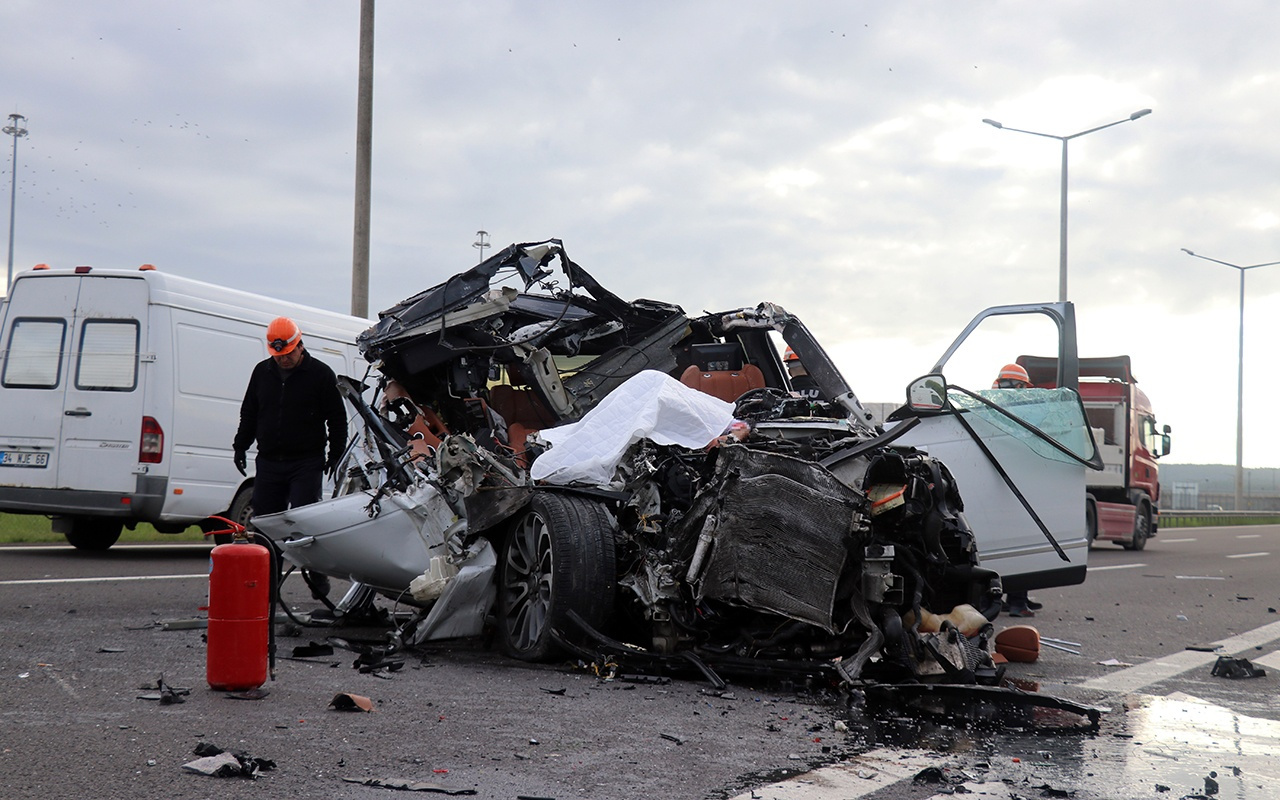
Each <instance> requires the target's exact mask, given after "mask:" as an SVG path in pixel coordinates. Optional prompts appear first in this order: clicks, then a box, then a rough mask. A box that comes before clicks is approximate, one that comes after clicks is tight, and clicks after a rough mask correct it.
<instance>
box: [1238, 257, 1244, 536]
mask: <svg viewBox="0 0 1280 800" xmlns="http://www.w3.org/2000/svg"><path fill="white" fill-rule="evenodd" d="M1244 273H1245V271H1244V270H1243V269H1241V270H1240V342H1239V345H1238V347H1237V349H1236V352H1237V353H1239V356H1240V358H1239V364H1237V367H1236V511H1243V510H1244Z"/></svg>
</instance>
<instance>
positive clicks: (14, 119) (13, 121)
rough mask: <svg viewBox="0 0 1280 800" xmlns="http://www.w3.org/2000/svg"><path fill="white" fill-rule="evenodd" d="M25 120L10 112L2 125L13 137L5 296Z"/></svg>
mask: <svg viewBox="0 0 1280 800" xmlns="http://www.w3.org/2000/svg"><path fill="white" fill-rule="evenodd" d="M26 121H27V118H26V117H24V116H22V115H21V114H10V115H9V124H8V125H6V126H4V132H5V133H7V134H8V135H10V136H12V137H13V172H12V173H11V175H10V177H11V178H12V181H11V182H10V186H9V272H8V277H7V278H6V279H5V283H4V296H5V297H8V296H9V289H10V288H11V287H12V286H13V210H14V208H15V207H16V206H17V202H18V140H19V139H21V138H22V137H23V136H26V135H27V129H26V128H24V127H22V123H24V122H26Z"/></svg>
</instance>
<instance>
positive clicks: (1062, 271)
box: [983, 108, 1151, 303]
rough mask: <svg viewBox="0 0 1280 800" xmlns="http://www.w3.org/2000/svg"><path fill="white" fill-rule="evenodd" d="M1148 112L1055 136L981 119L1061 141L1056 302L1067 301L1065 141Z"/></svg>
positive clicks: (1137, 112)
mask: <svg viewBox="0 0 1280 800" xmlns="http://www.w3.org/2000/svg"><path fill="white" fill-rule="evenodd" d="M1150 113H1151V109H1149V108H1144V109H1142V110H1140V111H1135V112H1133V113H1132V114H1130V115H1129V116H1127V117H1125V118H1124V119H1118V120H1116V121H1115V122H1108V123H1107V124H1106V125H1099V126H1098V127H1096V128H1090V129H1089V130H1087V131H1080V132H1079V133H1073V134H1071V135H1070V136H1057V135H1055V134H1052V133H1040V132H1039V131H1026V130H1022V129H1021V128H1010V127H1008V126H1007V125H1002V124H1001V123H999V122H996V121H995V120H994V119H984V120H983V122H985V123H987V124H988V125H990V126H991V127H993V128H998V129H1000V130H1002V131H1013V132H1014V133H1027V134H1030V135H1032V136H1043V137H1044V138H1046V139H1057V140H1058V141H1060V142H1062V200H1061V203H1060V209H1061V210H1060V213H1059V219H1058V302H1061V303H1065V302H1066V301H1067V142H1069V141H1071V140H1072V139H1078V138H1080V137H1081V136H1085V135H1086V134H1090V133H1094V132H1095V131H1100V130H1102V129H1103V128H1110V127H1112V126H1113V125H1120V124H1121V123H1124V122H1133V121H1134V120H1138V119H1142V118H1143V117H1145V116H1146V115H1148V114H1150Z"/></svg>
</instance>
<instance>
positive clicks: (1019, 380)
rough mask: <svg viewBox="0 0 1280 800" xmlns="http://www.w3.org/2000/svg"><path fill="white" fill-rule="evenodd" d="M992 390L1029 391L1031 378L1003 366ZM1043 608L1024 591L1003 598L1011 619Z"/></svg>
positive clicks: (1017, 366) (1015, 368) (1021, 370)
mask: <svg viewBox="0 0 1280 800" xmlns="http://www.w3.org/2000/svg"><path fill="white" fill-rule="evenodd" d="M991 388H992V389H1030V388H1031V376H1030V375H1028V374H1027V371H1026V369H1024V368H1023V366H1022V365H1021V364H1005V365H1004V366H1003V367H1001V368H1000V374H999V375H996V379H995V380H994V381H993V382H992V383H991ZM1041 608H1044V605H1043V604H1042V603H1037V602H1036V601H1034V600H1032V599H1031V598H1030V597H1029V596H1028V594H1027V592H1026V591H1025V590H1023V591H1019V592H1009V593H1008V594H1007V595H1006V596H1005V601H1004V611H1005V612H1006V613H1007V614H1008V615H1009V616H1011V617H1034V616H1035V615H1036V611H1037V610H1039V609H1041Z"/></svg>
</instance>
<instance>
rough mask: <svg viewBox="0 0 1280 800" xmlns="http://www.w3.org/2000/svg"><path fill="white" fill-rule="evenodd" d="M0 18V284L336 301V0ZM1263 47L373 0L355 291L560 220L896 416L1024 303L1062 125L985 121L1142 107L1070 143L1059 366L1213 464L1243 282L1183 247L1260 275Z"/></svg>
mask: <svg viewBox="0 0 1280 800" xmlns="http://www.w3.org/2000/svg"><path fill="white" fill-rule="evenodd" d="M0 30H3V31H4V37H3V43H2V46H0V78H2V80H0V103H2V104H3V113H4V114H8V113H14V112H16V113H20V114H23V115H25V116H26V117H27V122H26V126H27V128H28V130H29V131H30V134H29V136H27V137H26V138H24V139H22V140H20V141H19V143H18V183H17V232H16V241H15V247H14V261H15V269H17V270H23V269H27V268H29V267H30V266H32V265H34V264H36V263H40V262H44V263H48V264H51V265H53V266H55V267H69V266H74V265H77V264H90V265H94V266H97V267H129V268H132V267H134V266H136V265H138V264H140V263H144V262H146V263H152V264H155V265H157V266H158V267H159V268H160V269H162V270H166V271H168V272H172V273H176V274H180V275H185V276H188V277H193V278H199V279H202V280H207V281H211V282H215V283H221V284H226V285H230V286H235V287H239V288H243V289H248V290H251V291H257V292H260V293H262V294H266V295H271V296H276V297H280V298H284V299H288V300H291V301H296V302H303V303H307V304H310V305H315V306H320V307H323V308H328V309H331V310H335V311H344V312H345V311H348V310H349V308H350V295H351V289H350V287H351V278H350V273H351V260H352V257H351V253H352V224H353V218H354V217H353V189H354V175H355V161H354V152H355V149H354V144H355V111H356V75H357V48H358V33H359V3H358V0H346V1H345V2H338V1H337V0H330V1H324V0H311V1H310V2H301V1H296V2H294V1H291V0H273V1H272V2H269V3H264V2H247V1H244V2H242V1H239V0H237V1H234V2H233V1H231V0H227V1H225V2H207V3H194V2H191V3H180V2H171V0H165V1H164V2H160V1H158V0H157V1H155V2H145V1H143V0H113V2H111V3H90V2H73V1H72V0H7V2H5V3H4V4H3V5H0ZM1278 33H1280V6H1276V5H1275V3H1274V2H1270V1H1269V0H1256V1H1253V2H1251V1H1249V0H1238V1H1234V2H1233V1H1232V0H1226V1H1225V2H1216V3H1205V2H1201V1H1183V2H1155V1H1154V0H1147V2H1130V3H1114V2H1094V1H1093V0H1078V1H1076V2H1058V3H1035V2H961V1H960V0H953V1H952V2H941V1H939V2H911V1H910V0H907V1H904V2H895V3H870V2H861V3H856V2H849V1H848V0H844V1H843V2H791V3H785V4H784V3H768V2H754V1H752V0H735V1H734V2H690V1H689V0H682V1H681V2H644V3H606V2H586V1H585V0H583V1H582V2H567V1H566V2H555V1H554V0H547V1H544V2H536V3H535V2H483V1H480V2H468V3H444V2H417V1H412V2H411V1H410V0H381V2H379V3H378V7H377V20H376V37H377V39H376V46H375V78H374V152H373V218H372V253H371V264H372V267H371V269H372V274H371V280H370V293H369V307H370V312H371V314H372V313H376V311H378V310H380V309H382V308H386V307H387V306H390V305H391V304H393V303H394V302H396V301H398V300H400V299H402V298H404V297H406V296H408V295H410V294H413V293H414V292H416V291H418V290H420V289H422V288H425V287H427V286H430V285H432V284H435V283H437V282H439V281H441V280H443V279H444V278H445V277H447V276H448V275H450V274H452V273H454V272H457V271H460V270H462V269H465V268H467V267H469V266H471V265H472V264H473V263H475V262H476V261H477V260H478V256H479V251H478V250H476V249H475V248H473V247H472V243H473V242H474V241H476V235H475V234H476V231H477V230H479V229H484V230H487V231H489V233H490V235H491V239H492V241H493V243H494V244H495V245H496V246H498V247H501V246H504V245H506V244H509V243H511V242H516V241H533V240H540V239H545V238H551V237H558V238H561V239H563V240H564V242H565V246H566V249H567V250H568V252H569V254H570V255H571V256H572V257H573V258H574V260H575V261H577V262H578V263H580V264H581V265H582V266H583V267H585V268H586V269H587V270H588V271H590V272H592V273H593V274H594V275H595V276H596V277H597V278H598V279H599V280H600V281H601V282H602V283H604V284H605V285H606V286H608V287H609V288H611V289H612V290H613V291H615V292H616V293H617V294H619V295H621V296H623V297H625V298H635V297H652V298H656V299H662V300H667V301H670V302H675V303H679V304H680V305H682V306H684V307H685V309H686V310H689V311H701V310H704V309H707V310H722V309H727V308H731V307H734V306H740V305H752V304H755V303H757V302H759V301H761V300H772V301H774V302H777V303H780V304H781V305H783V306H785V307H786V308H787V309H788V310H790V311H792V312H794V313H796V314H798V315H800V316H801V317H802V318H804V319H805V321H806V322H807V323H808V325H809V327H810V328H811V329H813V330H814V331H815V332H816V333H817V334H818V336H819V338H820V339H821V340H822V341H823V342H824V343H825V344H826V345H827V347H828V349H829V350H831V351H832V353H833V354H834V355H835V356H836V358H837V361H838V362H839V363H840V365H841V367H842V368H843V369H844V371H845V372H846V375H847V377H848V378H849V380H850V383H851V384H853V386H854V388H855V390H856V391H857V392H858V394H859V395H860V397H862V399H863V400H866V401H894V400H899V399H900V398H901V397H902V392H903V386H904V385H905V384H906V382H907V381H908V380H910V379H911V378H913V377H915V376H917V375H919V374H921V373H923V372H924V371H926V370H927V368H928V367H929V366H931V365H932V363H933V362H934V361H935V360H936V358H937V357H938V356H940V355H941V353H942V352H943V350H944V349H945V348H946V346H947V344H948V343H949V342H950V340H951V339H952V337H953V336H954V335H955V334H956V333H957V332H958V331H959V330H960V329H961V328H962V327H963V326H964V324H965V323H967V322H968V320H969V319H970V318H971V317H973V316H974V315H975V314H976V313H977V312H978V311H980V310H981V309H983V308H985V307H987V306H991V305H996V304H1004V303H1025V302H1035V301H1045V300H1054V299H1056V297H1057V290H1058V241H1059V237H1058V220H1059V206H1058V200H1059V180H1060V175H1061V171H1060V167H1061V145H1060V144H1059V143H1058V142H1057V141H1055V140H1053V139H1047V138H1041V137H1035V136H1028V135H1025V134H1019V133H1012V132H1009V131H1000V130H996V129H995V128H992V127H990V126H988V125H984V124H983V123H982V119H983V118H984V117H986V118H993V119H996V120H999V121H1001V122H1002V123H1004V124H1005V125H1006V126H1009V127H1015V128H1023V129H1028V130H1034V131H1041V132H1044V133H1050V134H1056V135H1064V136H1065V135H1069V134H1073V133H1076V132H1078V131H1083V130H1086V129H1089V128H1092V127H1095V126H1098V125H1103V124H1106V123H1108V122H1112V121H1115V120H1120V119H1126V118H1127V117H1128V116H1129V114H1130V113H1131V112H1133V111H1136V110H1138V109H1143V108H1151V109H1154V112H1153V113H1152V114H1151V115H1150V116H1147V117H1144V118H1142V119H1139V120H1137V121H1136V122H1125V123H1124V124H1122V125H1118V126H1115V127H1113V128H1108V129H1107V130H1104V131H1099V132H1097V133H1093V134H1089V135H1088V136H1085V137H1082V138H1079V139H1075V140H1073V141H1072V143H1071V144H1070V199H1069V208H1070V223H1071V224H1070V239H1069V242H1070V248H1069V250H1070V298H1071V300H1072V301H1074V302H1075V304H1076V310H1077V317H1078V320H1079V324H1080V345H1081V346H1080V351H1081V354H1082V355H1094V356H1110V355H1118V354H1129V355H1131V356H1132V357H1133V359H1134V371H1135V373H1136V374H1137V376H1138V378H1139V380H1140V382H1141V385H1142V386H1143V387H1144V388H1145V389H1146V390H1147V392H1148V394H1150V395H1151V397H1152V399H1153V401H1154V403H1155V406H1156V411H1157V414H1158V416H1159V417H1160V421H1161V422H1162V423H1167V424H1170V425H1172V426H1173V429H1174V453H1173V455H1172V456H1170V460H1171V461H1177V462H1184V463H1187V462H1198V463H1234V461H1235V407H1236V352H1237V351H1236V342H1237V335H1238V328H1237V325H1238V321H1239V294H1238V292H1239V278H1238V272H1237V271H1236V270H1233V269H1230V268H1228V267H1225V266H1220V265H1217V264H1213V263H1210V262H1207V261H1202V260H1199V259H1195V258H1192V257H1190V256H1188V255H1186V254H1185V253H1183V252H1181V250H1180V248H1183V247H1186V248H1189V249H1191V250H1194V251H1196V252H1198V253H1202V254H1204V255H1207V256H1210V257H1213V258H1217V259H1221V260H1223V261H1228V262H1232V263H1235V264H1240V265H1250V264H1257V263H1260V262H1266V261H1274V260H1280V185H1278V184H1277V176H1280V163H1278V162H1280V136H1277V135H1276V131H1277V130H1280V102H1277V93H1278V91H1280V66H1277V61H1276V58H1275V55H1274V54H1275V42H1276V41H1277V40H1278V38H1280V37H1278V36H1277V34H1278ZM11 142H12V140H11V139H9V138H8V137H5V138H4V139H2V140H0V144H3V153H4V156H5V157H4V158H3V159H2V160H3V165H4V168H3V174H2V175H0V179H2V181H3V183H2V185H3V187H4V189H5V190H6V193H7V190H8V189H9V185H10V178H11V170H10V159H9V157H10V155H11V150H10V148H11ZM4 205H5V207H6V210H7V203H6V204H4ZM0 235H2V234H0ZM491 252H492V251H491ZM1247 281H1248V285H1247V301H1246V331H1245V337H1246V342H1245V350H1246V360H1245V429H1246V440H1245V465H1246V466H1276V465H1280V425H1276V424H1274V422H1272V420H1271V417H1272V416H1273V415H1272V414H1271V413H1270V411H1271V403H1270V401H1271V400H1272V399H1275V398H1280V366H1277V365H1276V364H1275V358H1274V356H1273V345H1272V341H1273V339H1274V335H1273V332H1272V329H1273V321H1274V320H1277V319H1280V266H1277V267H1275V268H1273V269H1269V268H1262V269H1258V270H1253V271H1250V272H1249V273H1248V278H1247ZM1016 354H1017V344H1016V343H1014V344H1011V345H1010V349H1009V351H1008V358H1012V357H1013V356H1014V355H1016ZM993 358H999V360H1001V361H1003V360H1007V359H1006V358H1005V357H1003V356H993ZM998 366H999V364H998V363H997V364H993V366H992V369H993V371H994V370H995V369H996V368H998Z"/></svg>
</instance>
